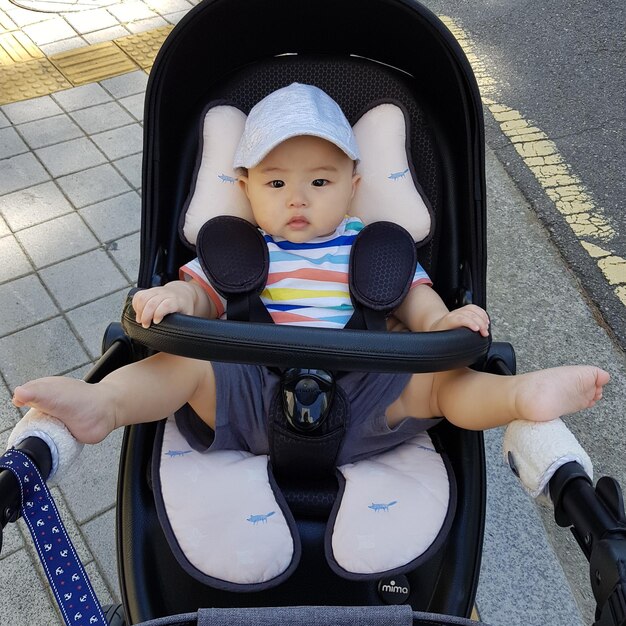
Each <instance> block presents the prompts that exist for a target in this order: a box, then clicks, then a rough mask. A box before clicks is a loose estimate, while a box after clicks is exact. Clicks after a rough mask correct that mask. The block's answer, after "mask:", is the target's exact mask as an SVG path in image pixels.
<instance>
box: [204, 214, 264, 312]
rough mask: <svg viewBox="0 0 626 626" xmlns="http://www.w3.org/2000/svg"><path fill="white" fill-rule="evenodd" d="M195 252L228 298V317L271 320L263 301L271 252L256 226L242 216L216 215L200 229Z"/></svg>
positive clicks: (215, 285)
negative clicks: (262, 293)
mask: <svg viewBox="0 0 626 626" xmlns="http://www.w3.org/2000/svg"><path fill="white" fill-rule="evenodd" d="M196 252H197V254H198V259H199V261H200V266H201V267H202V269H203V270H204V273H205V274H206V275H207V278H208V279H209V280H210V281H211V284H212V285H213V287H215V289H216V291H217V292H218V293H219V294H220V295H221V296H222V297H224V298H226V316H227V318H228V319H229V320H235V321H240V322H267V323H272V318H271V316H270V314H269V312H268V310H267V309H266V308H265V305H264V304H263V302H262V301H261V292H262V291H263V289H264V288H265V283H266V282H267V273H268V270H269V252H268V251H267V245H266V244H265V240H264V239H263V235H261V233H260V232H259V230H258V229H257V228H256V226H254V225H253V224H251V223H250V222H248V221H247V220H244V219H242V218H240V217H233V216H229V215H220V216H219V217H214V218H213V219H211V220H209V221H208V222H207V223H206V224H204V225H203V226H202V228H201V229H200V232H199V233H198V237H197V239H196Z"/></svg>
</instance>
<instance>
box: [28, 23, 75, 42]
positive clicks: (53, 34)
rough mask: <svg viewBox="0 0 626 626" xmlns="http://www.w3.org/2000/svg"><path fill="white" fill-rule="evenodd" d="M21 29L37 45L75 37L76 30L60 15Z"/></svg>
mask: <svg viewBox="0 0 626 626" xmlns="http://www.w3.org/2000/svg"><path fill="white" fill-rule="evenodd" d="M22 30H23V31H24V32H25V33H26V34H27V35H28V36H29V37H30V38H31V39H32V40H33V41H34V42H35V43H36V44H37V45H38V46H40V45H42V44H47V43H52V42H54V41H61V39H70V38H71V37H76V35H77V33H76V31H75V30H74V29H73V28H72V27H71V26H70V25H69V24H68V23H67V22H66V21H65V20H64V19H63V18H61V17H54V18H52V19H49V20H46V21H44V22H39V23H37V24H31V25H28V26H24V27H23V28H22Z"/></svg>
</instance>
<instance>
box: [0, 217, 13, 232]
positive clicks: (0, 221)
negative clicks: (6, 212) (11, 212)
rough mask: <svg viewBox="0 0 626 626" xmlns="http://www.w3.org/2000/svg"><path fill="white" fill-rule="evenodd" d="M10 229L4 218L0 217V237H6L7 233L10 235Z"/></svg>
mask: <svg viewBox="0 0 626 626" xmlns="http://www.w3.org/2000/svg"><path fill="white" fill-rule="evenodd" d="M10 234H11V231H10V230H9V227H8V225H7V223H6V221H5V220H4V218H3V217H0V237H6V236H7V235H10Z"/></svg>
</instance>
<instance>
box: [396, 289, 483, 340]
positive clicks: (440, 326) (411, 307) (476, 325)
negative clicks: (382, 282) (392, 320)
mask: <svg viewBox="0 0 626 626" xmlns="http://www.w3.org/2000/svg"><path fill="white" fill-rule="evenodd" d="M394 315H395V317H397V318H398V319H399V320H400V321H401V322H403V323H404V324H405V325H406V326H407V327H408V328H409V329H410V330H412V331H415V332H420V331H436V330H451V329H453V328H462V327H466V328H469V329H470V330H473V331H475V332H480V334H481V335H482V336H483V337H487V336H488V335H489V316H488V315H487V313H486V312H485V311H484V310H483V309H481V308H480V307H479V306H476V305H474V304H468V305H466V306H463V307H461V308H459V309H455V310H454V311H448V308H447V307H446V305H445V304H444V303H443V300H442V299H441V298H440V297H439V295H438V294H437V292H436V291H435V290H434V289H432V288H431V287H430V286H429V285H426V284H421V285H417V286H415V287H413V289H411V291H409V293H408V295H407V297H406V298H405V299H404V301H403V302H402V304H401V305H400V306H399V307H398V308H397V309H396V311H395V313H394Z"/></svg>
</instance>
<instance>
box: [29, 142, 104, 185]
mask: <svg viewBox="0 0 626 626" xmlns="http://www.w3.org/2000/svg"><path fill="white" fill-rule="evenodd" d="M35 154H36V155H37V156H38V157H39V159H41V161H42V162H43V164H44V165H45V166H46V168H47V169H48V171H49V172H50V173H51V174H52V175H53V176H54V177H57V176H65V175H67V174H72V173H74V172H79V171H80V170H84V169H86V168H88V167H92V166H94V165H100V164H101V163H104V162H105V161H106V158H105V157H104V155H103V154H102V153H101V152H100V151H99V150H98V149H97V148H96V146H94V144H93V143H92V142H91V141H90V140H89V139H88V138H87V137H82V138H79V139H72V140H71V141H64V142H63V143H58V144H55V145H53V146H48V147H47V148H40V149H38V150H35Z"/></svg>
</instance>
